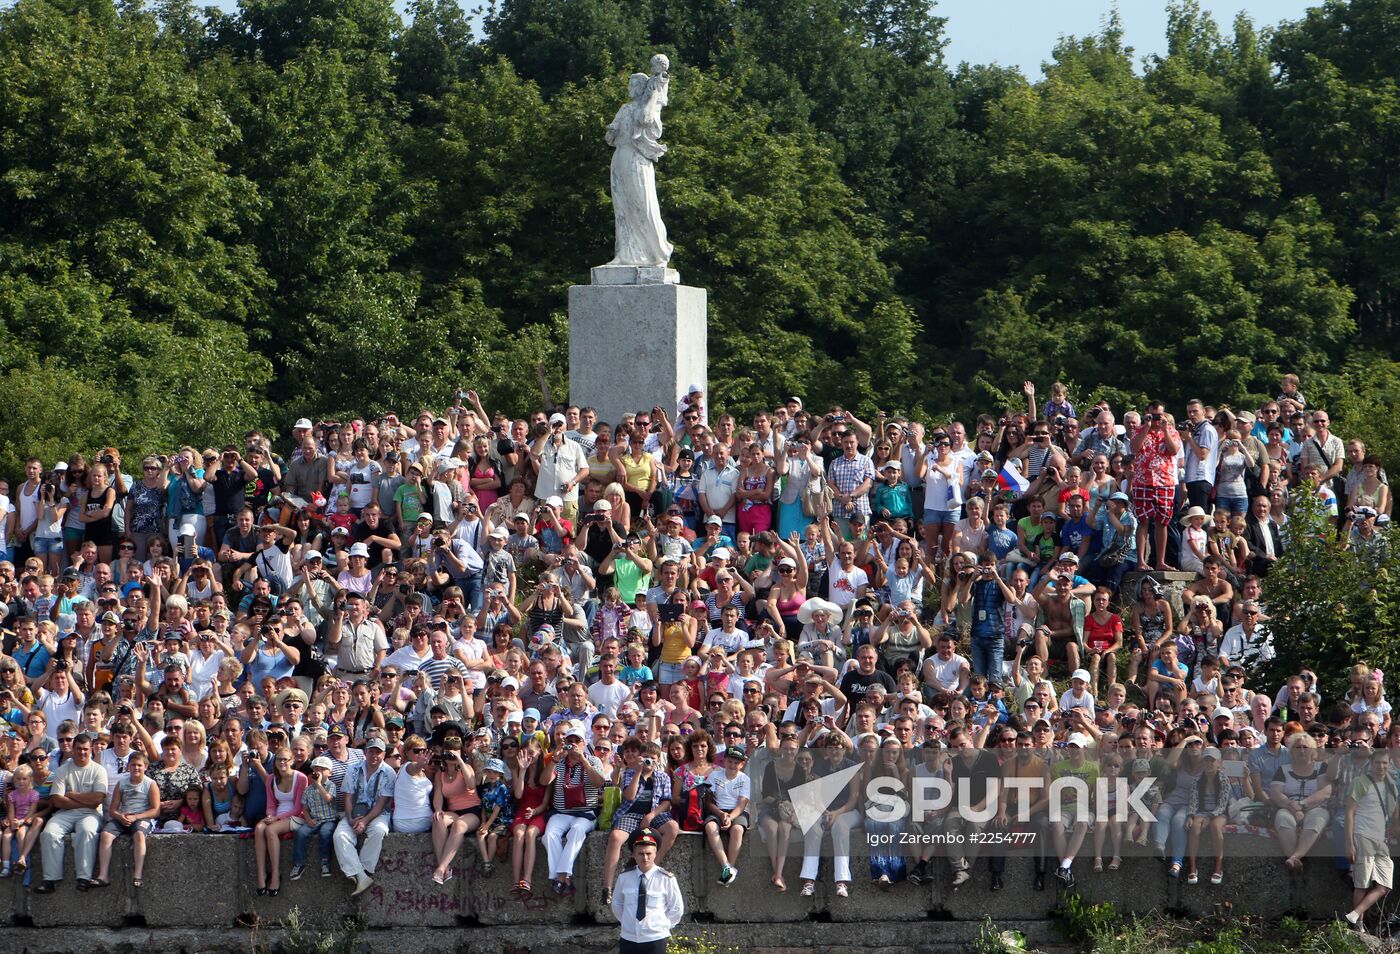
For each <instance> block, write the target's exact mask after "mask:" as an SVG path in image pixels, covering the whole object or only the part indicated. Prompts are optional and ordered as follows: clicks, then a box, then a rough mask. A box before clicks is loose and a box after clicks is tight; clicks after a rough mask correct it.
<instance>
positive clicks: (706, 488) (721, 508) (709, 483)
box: [697, 462, 739, 523]
mask: <svg viewBox="0 0 1400 954" xmlns="http://www.w3.org/2000/svg"><path fill="white" fill-rule="evenodd" d="M697 489H698V492H699V493H702V494H704V495H705V499H706V500H707V501H709V504H710V509H711V510H713V511H714V512H715V513H717V514H719V515H720V519H722V520H723V521H724V522H725V523H733V522H734V495H735V494H736V493H738V491H739V470H738V468H736V467H735V466H734V465H733V463H732V462H731V463H730V464H729V466H727V467H725V468H724V470H721V471H716V470H707V471H705V472H704V473H703V474H701V475H700V486H699V488H697Z"/></svg>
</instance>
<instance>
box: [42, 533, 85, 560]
mask: <svg viewBox="0 0 1400 954" xmlns="http://www.w3.org/2000/svg"><path fill="white" fill-rule="evenodd" d="M79 539H81V538H79ZM33 550H34V553H35V555H36V556H43V555H44V554H46V553H62V552H63V538H62V537H34V538H33Z"/></svg>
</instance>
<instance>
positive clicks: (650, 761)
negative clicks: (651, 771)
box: [642, 756, 656, 768]
mask: <svg viewBox="0 0 1400 954" xmlns="http://www.w3.org/2000/svg"><path fill="white" fill-rule="evenodd" d="M642 764H643V765H644V766H646V767H647V768H655V767H656V759H654V758H652V757H651V756H647V757H646V758H644V759H642Z"/></svg>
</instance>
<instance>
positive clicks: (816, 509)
mask: <svg viewBox="0 0 1400 954" xmlns="http://www.w3.org/2000/svg"><path fill="white" fill-rule="evenodd" d="M835 503H836V494H835V493H833V492H832V489H831V487H830V485H828V484H827V482H826V477H825V476H823V475H822V474H813V475H812V476H811V478H810V479H809V480H808V481H807V486H806V487H803V488H802V512H803V513H804V514H806V515H807V516H809V517H814V518H815V517H824V516H826V515H827V514H829V513H831V510H832V507H833V506H834V505H835Z"/></svg>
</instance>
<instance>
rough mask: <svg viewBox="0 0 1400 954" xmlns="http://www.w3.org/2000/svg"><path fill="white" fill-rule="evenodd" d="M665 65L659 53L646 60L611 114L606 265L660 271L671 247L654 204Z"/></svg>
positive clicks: (668, 76)
mask: <svg viewBox="0 0 1400 954" xmlns="http://www.w3.org/2000/svg"><path fill="white" fill-rule="evenodd" d="M670 69H671V63H670V61H669V60H668V59H667V58H666V57H664V56H662V55H661V54H660V53H658V54H656V55H655V56H653V57H652V58H651V75H650V76H647V74H645V73H633V74H632V77H631V79H630V80H629V81H628V83H627V94H628V95H629V96H631V97H632V101H631V102H629V103H626V104H624V105H623V107H622V108H621V109H619V110H618V111H617V116H616V117H614V119H613V121H612V123H611V125H609V126H608V133H607V141H608V145H609V146H612V147H613V160H612V200H613V220H614V223H615V225H616V229H617V235H616V240H615V253H616V254H615V255H614V256H613V260H612V261H611V262H609V263H608V264H609V265H637V266H651V267H657V266H660V267H664V266H665V265H666V263H667V262H669V261H670V260H671V252H672V247H671V243H670V242H668V241H666V226H665V224H663V223H662V221H661V207H660V205H659V204H658V203H657V201H656V160H658V159H660V158H661V157H662V156H664V155H665V154H666V147H665V146H664V145H662V144H661V143H660V142H659V141H658V140H660V139H661V107H663V106H665V105H666V102H667V94H668V93H669V92H670V88H671V73H670Z"/></svg>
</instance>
